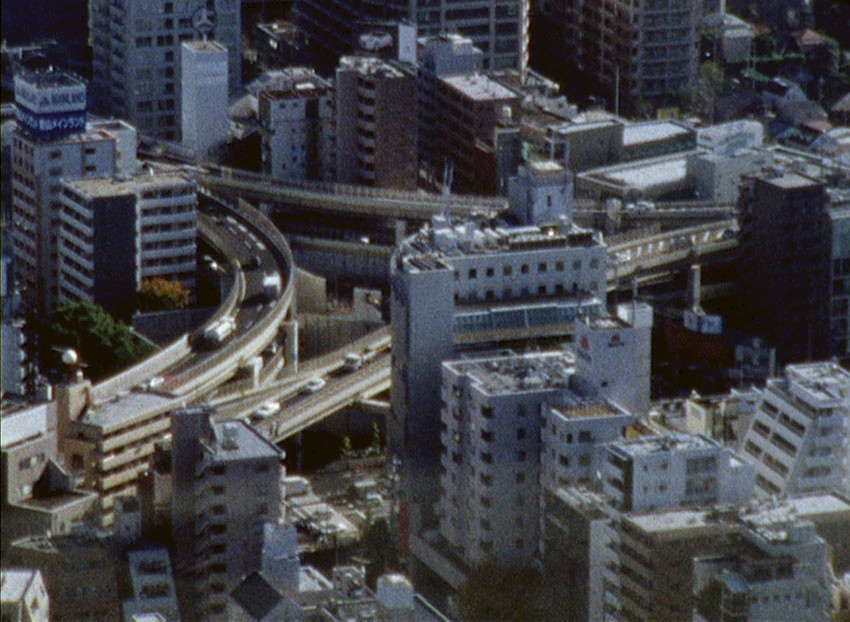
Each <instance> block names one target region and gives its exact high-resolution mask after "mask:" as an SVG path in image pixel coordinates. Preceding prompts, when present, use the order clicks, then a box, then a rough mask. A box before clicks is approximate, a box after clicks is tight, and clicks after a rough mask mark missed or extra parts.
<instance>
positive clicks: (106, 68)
mask: <svg viewBox="0 0 850 622" xmlns="http://www.w3.org/2000/svg"><path fill="white" fill-rule="evenodd" d="M241 8H242V5H241V3H240V2H237V1H236V0H186V1H182V2H175V1H174V0H92V5H91V35H92V54H93V58H92V73H93V79H92V91H93V94H94V99H95V103H96V108H97V109H98V110H99V111H101V112H107V113H109V114H111V115H114V116H116V117H119V118H122V119H126V120H127V121H129V122H130V123H132V124H133V125H135V126H136V127H137V128H138V130H139V132H140V133H142V134H145V135H150V136H155V137H158V138H164V139H167V140H177V139H179V138H180V85H181V83H180V46H181V44H182V43H183V42H184V41H192V40H197V39H212V40H215V41H218V42H219V43H221V45H223V46H224V47H225V48H227V53H228V83H229V89H230V92H231V93H233V92H235V91H236V90H237V89H239V87H240V86H241V84H242V26H241V24H242V17H241Z"/></svg>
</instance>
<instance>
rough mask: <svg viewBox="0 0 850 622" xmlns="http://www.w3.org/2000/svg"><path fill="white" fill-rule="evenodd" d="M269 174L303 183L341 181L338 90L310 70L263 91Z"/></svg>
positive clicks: (294, 72) (289, 73)
mask: <svg viewBox="0 0 850 622" xmlns="http://www.w3.org/2000/svg"><path fill="white" fill-rule="evenodd" d="M259 109H260V110H259V113H260V125H261V127H262V132H263V171H264V172H265V173H266V174H268V175H272V176H273V177H280V178H282V179H291V180H294V181H302V180H305V179H317V180H323V181H333V180H334V179H335V178H336V173H335V171H336V154H335V152H334V117H335V115H336V110H335V108H334V90H333V84H332V83H331V82H330V81H328V80H325V79H324V78H321V77H319V76H318V75H316V72H315V71H313V70H312V69H308V68H306V67H287V68H286V69H282V70H280V71H279V72H275V79H274V82H273V84H272V85H269V86H268V87H266V88H264V89H263V90H262V91H260V95H259Z"/></svg>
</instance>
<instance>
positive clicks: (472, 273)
mask: <svg viewBox="0 0 850 622" xmlns="http://www.w3.org/2000/svg"><path fill="white" fill-rule="evenodd" d="M469 278H470V279H476V278H478V270H476V269H475V268H470V269H469Z"/></svg>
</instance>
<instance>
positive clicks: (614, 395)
mask: <svg viewBox="0 0 850 622" xmlns="http://www.w3.org/2000/svg"><path fill="white" fill-rule="evenodd" d="M652 315H653V312H652V307H651V306H649V305H648V304H646V303H634V304H632V303H626V304H621V305H619V306H618V307H617V315H616V316H606V317H601V318H597V319H595V320H589V321H586V322H578V323H577V324H576V335H575V343H576V346H575V348H576V355H577V357H578V358H577V361H576V362H577V368H576V376H577V377H578V380H579V381H580V382H581V383H582V384H583V385H586V386H587V388H586V389H585V391H586V392H594V393H596V392H598V393H599V394H600V395H603V396H605V397H607V398H609V399H611V400H612V401H613V402H615V403H617V404H619V405H620V406H622V407H623V408H624V409H625V410H626V411H628V412H630V413H631V414H633V415H635V416H641V415H644V414H646V413H647V412H648V411H649V397H650V365H651V362H652Z"/></svg>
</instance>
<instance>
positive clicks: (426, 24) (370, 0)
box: [295, 0, 529, 72]
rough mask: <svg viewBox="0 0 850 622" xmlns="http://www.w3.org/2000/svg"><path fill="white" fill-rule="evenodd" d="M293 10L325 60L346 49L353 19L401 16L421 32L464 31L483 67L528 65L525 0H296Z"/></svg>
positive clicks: (351, 42) (350, 43)
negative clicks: (475, 49)
mask: <svg viewBox="0 0 850 622" xmlns="http://www.w3.org/2000/svg"><path fill="white" fill-rule="evenodd" d="M295 14H296V21H297V23H298V25H299V26H300V27H301V28H302V29H303V30H304V32H306V33H307V35H308V37H310V38H311V39H312V40H313V42H314V44H316V45H317V46H318V47H319V49H320V51H321V52H322V54H323V55H324V56H326V57H328V58H330V59H333V58H339V57H340V56H342V55H344V54H347V53H349V51H350V50H351V49H352V47H353V45H354V29H353V24H355V23H356V22H363V21H369V20H401V19H404V20H408V21H410V22H411V23H413V24H415V25H416V27H417V29H418V31H419V33H420V34H421V35H424V36H436V35H440V34H443V33H447V32H458V33H460V34H461V35H465V36H468V37H469V38H471V39H472V41H473V43H474V44H475V46H476V47H478V48H479V49H481V50H483V52H484V56H483V58H482V61H483V67H484V69H490V70H496V69H507V68H511V67H512V68H515V69H519V70H520V71H523V72H524V71H525V69H526V67H527V65H528V15H529V1H528V0H464V1H463V2H456V1H454V0H436V1H432V0H380V1H376V0H335V1H334V2H329V1H328V0H298V1H297V2H296V3H295Z"/></svg>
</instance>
